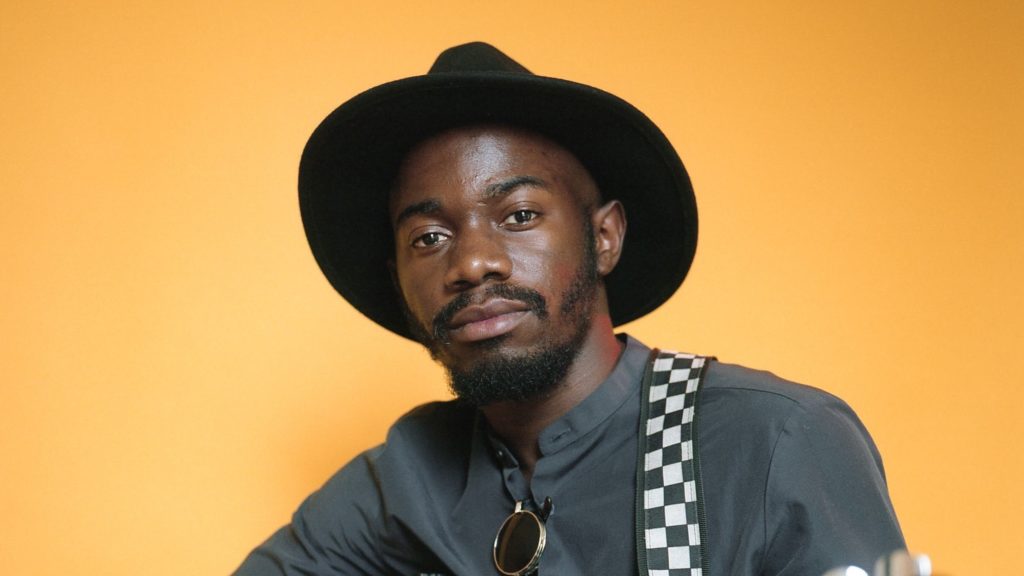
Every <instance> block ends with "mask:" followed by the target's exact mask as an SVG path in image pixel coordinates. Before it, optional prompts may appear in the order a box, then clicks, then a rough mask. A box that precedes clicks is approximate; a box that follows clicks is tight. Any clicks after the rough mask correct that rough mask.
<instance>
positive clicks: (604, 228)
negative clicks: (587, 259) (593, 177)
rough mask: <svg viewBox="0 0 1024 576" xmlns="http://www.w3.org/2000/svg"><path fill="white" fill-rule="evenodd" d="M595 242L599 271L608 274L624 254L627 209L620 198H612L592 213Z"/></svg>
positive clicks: (601, 273) (602, 274) (604, 274)
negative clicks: (623, 244)
mask: <svg viewBox="0 0 1024 576" xmlns="http://www.w3.org/2000/svg"><path fill="white" fill-rule="evenodd" d="M590 223H591V225H592V226H593V227H594V228H593V229H594V242H596V243H597V246H596V247H595V248H596V249H597V271H598V273H599V274H600V275H601V276H607V275H608V274H609V273H611V271H612V270H614V269H615V265H616V264H618V263H619V257H620V256H622V243H623V241H624V240H625V238H626V210H625V208H623V207H622V203H621V202H619V201H618V200H611V201H609V202H608V203H607V204H605V205H604V206H601V207H599V208H598V209H596V210H594V212H593V214H591V221H590Z"/></svg>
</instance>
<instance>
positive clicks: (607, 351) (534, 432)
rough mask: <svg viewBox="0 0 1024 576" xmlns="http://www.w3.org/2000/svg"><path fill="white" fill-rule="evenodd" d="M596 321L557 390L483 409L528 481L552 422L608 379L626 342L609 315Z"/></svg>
mask: <svg viewBox="0 0 1024 576" xmlns="http://www.w3.org/2000/svg"><path fill="white" fill-rule="evenodd" d="M602 320H604V321H603V322H595V325H594V326H592V327H591V330H590V332H589V334H588V336H587V341H586V342H585V343H584V345H583V347H582V348H581V349H580V352H579V354H578V355H577V356H576V359H575V360H574V361H573V363H572V366H570V368H569V372H568V373H567V374H566V376H565V378H564V379H563V380H562V382H561V383H560V384H558V385H557V386H556V387H555V389H554V391H553V392H551V393H549V394H547V395H545V396H544V397H542V398H536V399H531V400H527V401H523V402H499V403H496V404H490V405H488V406H484V407H483V408H481V411H482V412H483V414H484V417H485V418H486V419H487V423H488V424H489V425H490V427H491V429H492V430H494V432H495V433H496V434H497V435H498V437H500V438H501V439H502V440H503V441H504V442H505V443H506V444H507V445H508V447H509V449H510V450H512V452H513V453H514V454H515V456H516V459H517V460H518V461H519V469H520V471H521V472H522V473H523V475H524V476H525V477H526V480H527V482H529V481H530V478H532V476H533V469H534V467H535V466H536V464H537V460H539V459H540V456H541V454H540V446H539V443H538V441H539V438H540V434H541V432H543V431H544V429H545V428H547V427H548V426H549V425H551V423H553V422H554V421H555V420H558V419H559V418H561V417H562V416H564V415H565V414H566V413H567V412H569V411H570V410H572V409H573V408H574V407H575V406H576V405H577V404H579V403H580V402H582V401H583V400H584V399H585V398H586V397H587V396H590V394H591V393H592V392H594V390H596V389H597V388H598V387H599V386H600V385H601V383H602V382H604V381H605V379H606V378H608V375H609V374H611V372H612V370H613V369H614V368H615V364H616V363H617V362H618V359H619V355H620V354H621V353H622V350H623V348H624V345H623V344H622V342H620V341H619V340H618V339H617V338H616V337H615V333H614V331H613V329H612V325H611V322H610V321H609V320H608V318H607V316H605V317H604V318H602Z"/></svg>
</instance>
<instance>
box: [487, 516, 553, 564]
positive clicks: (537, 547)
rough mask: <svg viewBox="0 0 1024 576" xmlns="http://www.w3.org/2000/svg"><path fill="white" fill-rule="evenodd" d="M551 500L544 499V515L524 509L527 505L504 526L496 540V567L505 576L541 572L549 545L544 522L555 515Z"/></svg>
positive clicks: (507, 519) (503, 523) (502, 525)
mask: <svg viewBox="0 0 1024 576" xmlns="http://www.w3.org/2000/svg"><path fill="white" fill-rule="evenodd" d="M552 508H553V505H552V503H551V498H550V497H548V498H545V499H544V508H543V510H541V512H540V514H539V515H538V514H535V513H533V512H531V511H530V510H525V509H523V501H522V500H519V501H518V502H516V509H515V510H514V511H513V512H512V514H511V515H509V517H508V518H506V519H505V521H504V522H502V523H501V528H498V535H497V536H495V537H494V566H495V568H497V569H498V572H501V573H502V574H504V575H505V576H528V575H529V574H533V573H534V572H536V570H537V566H538V565H539V564H540V557H541V554H543V553H544V547H545V546H546V545H547V540H548V539H547V529H546V528H545V527H544V522H545V521H546V520H547V519H548V516H550V515H551V510H552Z"/></svg>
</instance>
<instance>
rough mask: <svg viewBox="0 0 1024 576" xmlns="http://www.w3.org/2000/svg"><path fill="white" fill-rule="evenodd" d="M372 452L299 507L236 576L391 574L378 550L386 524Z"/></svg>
mask: <svg viewBox="0 0 1024 576" xmlns="http://www.w3.org/2000/svg"><path fill="white" fill-rule="evenodd" d="M371 460H372V455H371V453H367V454H363V455H362V456H360V457H358V458H356V459H355V460H353V461H352V462H350V463H349V464H348V465H346V466H345V467H344V468H342V469H341V470H340V471H339V472H338V473H337V474H336V475H335V476H334V477H333V478H331V479H330V480H328V482H327V483H326V484H325V485H324V486H323V487H322V488H320V490H318V491H317V492H314V493H313V494H312V495H310V496H309V498H307V499H306V501H305V502H303V503H302V505H301V506H300V507H299V509H298V510H296V512H295V514H294V515H293V516H292V522H291V524H289V525H287V526H284V527H283V528H281V529H280V530H278V531H277V532H275V533H274V534H273V535H272V536H271V537H270V538H269V539H267V541H266V542H264V543H263V544H261V545H260V546H258V547H257V548H256V549H255V550H253V551H252V552H251V553H250V554H249V556H248V557H247V558H246V559H245V561H244V562H242V565H241V566H239V568H238V569H237V570H236V571H235V572H234V574H235V576H313V575H316V576H320V575H323V576H328V575H335V574H337V575H342V574H344V575H346V576H348V575H350V574H353V575H354V574H365V575H370V574H385V573H386V570H385V569H384V567H383V566H382V565H381V563H380V554H379V553H378V546H377V543H378V541H377V534H376V531H375V528H376V527H379V526H380V525H381V520H380V518H381V505H380V495H379V491H378V487H377V485H376V483H375V482H374V478H373V474H372V470H371Z"/></svg>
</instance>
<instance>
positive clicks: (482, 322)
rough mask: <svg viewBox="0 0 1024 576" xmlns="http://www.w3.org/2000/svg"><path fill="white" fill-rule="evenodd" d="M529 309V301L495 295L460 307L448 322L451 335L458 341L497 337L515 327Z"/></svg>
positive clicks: (474, 340)
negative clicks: (483, 300) (481, 301)
mask: <svg viewBox="0 0 1024 576" xmlns="http://www.w3.org/2000/svg"><path fill="white" fill-rule="evenodd" d="M529 312H530V305H529V304H527V303H526V302H520V301H517V300H505V299H503V298H495V299H492V300H488V301H486V302H484V303H483V304H476V305H471V306H467V307H465V308H463V309H462V310H459V311H458V312H457V313H456V314H455V315H454V316H452V319H451V322H449V323H448V334H449V335H450V337H451V339H452V340H453V341H457V342H477V341H480V340H487V339H489V338H495V337H497V336H501V335H503V334H507V333H509V332H511V331H512V330H513V329H515V327H516V326H518V325H519V323H520V322H521V321H522V320H523V319H524V318H525V317H526V315H527V313H529Z"/></svg>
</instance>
